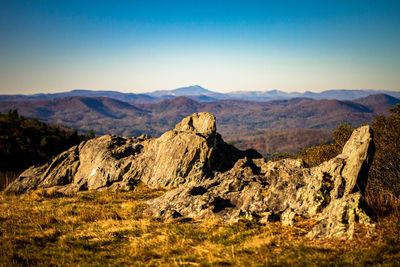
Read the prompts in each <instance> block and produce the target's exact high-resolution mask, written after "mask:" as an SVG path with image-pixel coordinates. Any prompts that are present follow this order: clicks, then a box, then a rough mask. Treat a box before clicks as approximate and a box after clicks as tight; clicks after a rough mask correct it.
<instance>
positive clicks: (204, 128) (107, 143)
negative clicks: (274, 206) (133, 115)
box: [5, 113, 261, 193]
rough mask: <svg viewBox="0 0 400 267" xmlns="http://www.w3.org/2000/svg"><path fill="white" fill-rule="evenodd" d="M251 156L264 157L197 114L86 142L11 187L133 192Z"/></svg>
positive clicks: (188, 179) (199, 178)
mask: <svg viewBox="0 0 400 267" xmlns="http://www.w3.org/2000/svg"><path fill="white" fill-rule="evenodd" d="M246 155H248V156H250V157H261V155H260V154H258V153H257V152H255V151H248V152H243V151H240V150H238V149H236V148H234V147H232V146H230V145H228V144H226V143H225V142H224V141H223V140H222V138H221V136H220V135H219V134H218V133H217V132H216V126H215V117H214V116H213V115H211V114H209V113H195V114H193V115H192V116H189V117H187V118H185V119H183V120H182V122H180V123H179V124H178V125H177V126H176V127H175V129H173V130H172V131H169V132H166V133H165V134H163V135H162V136H161V137H159V138H148V137H146V136H142V137H139V138H134V137H133V138H126V137H118V136H115V135H105V136H101V137H98V138H95V139H92V140H89V141H87V142H83V143H81V144H80V145H79V146H75V147H72V148H71V149H69V150H68V151H65V152H63V153H62V154H60V155H59V156H57V157H56V158H55V159H54V160H53V161H52V162H50V163H48V164H46V165H44V166H40V167H31V168H29V169H28V170H26V171H24V172H23V173H22V174H21V175H20V176H19V177H18V178H17V180H15V181H14V182H13V183H11V184H10V185H9V186H8V187H7V188H6V190H5V191H6V192H16V193H23V192H25V191H29V190H34V189H37V188H48V187H57V189H58V190H61V191H65V192H76V191H80V190H103V189H112V190H131V189H133V188H134V185H135V184H137V182H138V181H139V180H140V181H142V182H144V183H146V184H148V185H149V186H153V187H157V186H161V187H171V186H178V185H182V184H193V183H194V184H197V183H201V182H203V181H204V180H207V179H209V178H210V177H212V176H213V175H214V173H215V172H224V171H226V170H229V169H230V168H232V166H233V164H234V163H235V162H236V161H237V160H238V159H239V158H243V157H245V156H246Z"/></svg>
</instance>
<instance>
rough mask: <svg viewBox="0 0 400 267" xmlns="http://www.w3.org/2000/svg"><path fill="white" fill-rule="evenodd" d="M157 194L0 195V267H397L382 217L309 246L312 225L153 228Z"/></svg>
mask: <svg viewBox="0 0 400 267" xmlns="http://www.w3.org/2000/svg"><path fill="white" fill-rule="evenodd" d="M163 193H164V191H163V190H157V189H149V188H146V187H144V186H141V187H139V188H137V189H136V190H135V191H132V192H81V193H78V194H75V195H71V196H65V195H60V194H58V193H56V192H54V191H45V190H38V191H35V192H32V193H28V194H25V195H20V196H14V195H0V250H1V253H0V265H6V266H7V265H13V266H15V265H24V266H25V265H133V266H154V265H170V266H243V265H248V266H263V265H367V264H373V265H397V266H398V265H400V234H399V233H400V231H399V229H400V220H399V218H398V217H396V216H387V217H383V218H380V219H379V220H378V221H377V227H376V229H375V230H374V231H373V232H372V233H370V234H369V233H368V230H367V229H365V228H364V227H362V226H361V225H358V226H357V233H356V236H355V238H354V239H353V240H351V241H343V240H311V239H308V238H306V237H305V233H306V232H307V230H309V229H310V228H311V227H312V226H313V224H314V223H315V222H313V221H299V222H297V223H296V225H295V226H294V227H286V226H282V225H280V224H279V223H276V224H271V225H268V226H264V225H259V224H257V223H255V222H252V221H241V222H238V223H233V224H226V223H222V222H219V221H217V220H210V221H204V222H199V221H192V222H174V223H172V222H159V221H155V220H152V219H150V218H147V217H145V216H143V215H142V212H143V210H144V208H145V200H147V199H150V198H154V197H156V196H159V195H161V194H163Z"/></svg>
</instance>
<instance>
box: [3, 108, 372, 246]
mask: <svg viewBox="0 0 400 267" xmlns="http://www.w3.org/2000/svg"><path fill="white" fill-rule="evenodd" d="M372 156H373V142H372V134H371V129H370V127H369V126H363V127H360V128H359V129H357V130H355V131H354V132H353V134H352V136H351V138H350V139H349V141H348V142H347V143H346V145H345V147H344V149H343V152H342V153H341V154H340V155H338V156H337V157H335V158H333V159H331V160H329V161H327V162H324V163H322V164H321V165H319V166H317V167H313V168H307V167H306V166H304V164H303V162H302V160H298V159H283V160H280V161H276V162H266V161H265V160H264V159H263V158H262V156H261V155H260V154H259V153H258V152H256V151H255V150H248V151H240V150H238V149H236V148H235V147H233V146H231V145H229V144H226V143H225V142H224V141H223V139H222V137H221V136H220V135H219V134H218V133H217V132H216V119H215V117H214V116H213V115H211V114H209V113H204V112H203V113H195V114H193V115H191V116H189V117H186V118H184V119H183V120H182V121H181V122H180V123H179V124H177V125H176V127H175V128H174V129H173V130H171V131H168V132H166V133H164V134H163V135H162V136H160V137H159V138H149V137H147V136H141V137H139V138H135V137H132V138H127V137H117V136H114V135H105V136H101V137H98V138H95V139H92V140H90V141H87V142H82V143H81V144H80V145H79V146H75V147H72V148H71V149H69V150H67V151H65V152H63V153H61V154H60V155H59V156H57V157H56V158H54V159H53V160H52V161H51V162H49V163H47V164H45V165H43V166H40V167H31V168H29V169H28V170H26V171H25V172H23V173H22V174H21V175H20V177H19V178H17V180H15V181H14V182H13V183H11V184H10V185H9V186H8V187H7V188H6V192H15V193H23V192H26V191H29V190H35V189H37V188H48V187H52V188H55V189H56V190H59V191H63V192H76V191H81V190H132V189H133V188H134V187H135V185H136V184H137V183H138V181H141V182H143V183H145V184H147V185H148V186H150V187H165V188H171V187H173V188H174V189H172V190H170V191H168V192H167V193H166V194H165V195H163V196H161V197H158V198H156V199H153V200H150V201H148V202H147V209H146V211H145V212H146V213H147V214H148V215H150V216H152V217H153V218H157V219H160V220H174V219H177V218H180V219H182V218H187V219H207V218H210V217H216V218H219V219H221V220H225V221H230V222H233V221H237V220H240V219H241V218H250V219H254V220H258V221H259V222H261V223H269V222H275V221H281V222H282V223H283V224H288V225H291V224H293V222H294V220H295V218H296V217H302V218H306V219H308V218H310V219H315V220H317V221H318V223H317V224H316V225H315V227H314V228H313V229H312V230H311V231H310V232H309V233H308V236H310V237H322V238H323V237H339V238H351V237H352V235H353V233H354V225H355V222H356V221H359V222H361V223H364V224H370V223H371V221H370V219H369V217H368V216H367V215H366V214H365V212H364V211H363V209H362V208H361V207H360V205H361V198H362V195H363V193H364V188H365V184H366V179H367V173H368V168H369V164H370V162H371V158H372Z"/></svg>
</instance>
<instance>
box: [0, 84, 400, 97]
mask: <svg viewBox="0 0 400 267" xmlns="http://www.w3.org/2000/svg"><path fill="white" fill-rule="evenodd" d="M191 86H200V87H202V88H204V89H207V90H209V91H211V92H216V93H233V92H242V91H244V92H246V91H257V92H266V91H273V90H278V91H281V92H286V93H305V92H307V91H308V92H313V93H321V92H324V91H330V90H367V91H368V90H372V91H392V92H398V91H396V90H386V89H375V88H361V89H360V88H330V89H322V90H302V91H300V90H297V91H288V90H279V89H276V88H272V89H267V90H250V89H249V90H219V91H217V90H213V89H210V88H205V87H204V86H201V85H198V84H193V85H187V86H180V87H177V88H163V89H155V90H151V91H145V92H134V91H132V90H118V89H85V88H73V89H65V90H57V89H53V90H48V91H40V92H32V93H20V92H7V93H0V94H2V95H18V94H20V95H34V94H56V93H66V92H72V91H75V90H84V91H112V92H120V93H134V94H149V93H153V92H155V91H163V90H166V91H170V90H175V89H180V88H185V87H191ZM0 92H1V91H0Z"/></svg>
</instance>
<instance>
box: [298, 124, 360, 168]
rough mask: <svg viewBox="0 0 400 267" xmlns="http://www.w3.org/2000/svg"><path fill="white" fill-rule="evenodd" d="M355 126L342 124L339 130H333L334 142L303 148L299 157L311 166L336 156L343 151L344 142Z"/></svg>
mask: <svg viewBox="0 0 400 267" xmlns="http://www.w3.org/2000/svg"><path fill="white" fill-rule="evenodd" d="M353 130H354V128H353V127H352V126H351V125H349V124H340V125H339V127H338V128H337V130H335V131H334V132H333V142H332V143H329V144H326V143H325V144H320V145H317V146H312V147H309V148H305V149H303V150H302V151H301V152H300V154H299V158H301V159H303V160H304V163H305V164H306V165H307V166H309V167H313V166H317V165H319V164H321V163H322V162H324V161H327V160H329V159H331V158H334V157H336V156H337V155H338V154H340V153H341V152H342V149H343V146H344V144H345V143H346V142H347V140H349V138H350V136H351V133H352V132H353Z"/></svg>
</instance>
